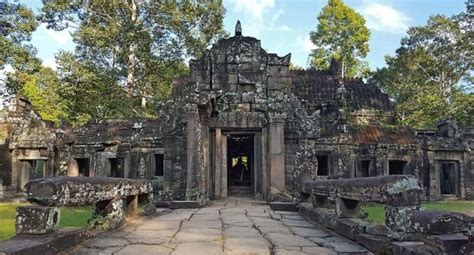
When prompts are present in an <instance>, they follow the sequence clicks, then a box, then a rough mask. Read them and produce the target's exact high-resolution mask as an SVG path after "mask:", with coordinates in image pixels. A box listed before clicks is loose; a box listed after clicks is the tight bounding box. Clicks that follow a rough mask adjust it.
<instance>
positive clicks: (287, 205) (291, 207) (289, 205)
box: [270, 202, 298, 212]
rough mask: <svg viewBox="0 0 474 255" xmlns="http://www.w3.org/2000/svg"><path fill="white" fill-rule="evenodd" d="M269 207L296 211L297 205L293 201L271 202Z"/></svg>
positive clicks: (274, 209) (277, 209)
mask: <svg viewBox="0 0 474 255" xmlns="http://www.w3.org/2000/svg"><path fill="white" fill-rule="evenodd" d="M270 208H272V210H273V211H286V212H297V211H298V207H297V205H296V203H293V202H271V203H270Z"/></svg>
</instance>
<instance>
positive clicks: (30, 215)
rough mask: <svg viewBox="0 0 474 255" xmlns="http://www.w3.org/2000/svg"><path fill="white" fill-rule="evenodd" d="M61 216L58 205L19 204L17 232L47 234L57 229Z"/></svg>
mask: <svg viewBox="0 0 474 255" xmlns="http://www.w3.org/2000/svg"><path fill="white" fill-rule="evenodd" d="M60 217H61V211H60V209H59V208H58V207H48V206H19V207H17V208H16V222H15V228H16V234H18V235H20V234H46V233H50V232H53V231H54V230H56V228H57V226H58V224H59V220H60Z"/></svg>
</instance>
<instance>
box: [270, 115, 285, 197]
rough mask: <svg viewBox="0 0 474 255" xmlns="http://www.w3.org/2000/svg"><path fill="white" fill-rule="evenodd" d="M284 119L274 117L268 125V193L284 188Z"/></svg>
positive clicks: (274, 192)
mask: <svg viewBox="0 0 474 255" xmlns="http://www.w3.org/2000/svg"><path fill="white" fill-rule="evenodd" d="M284 130H285V120H284V118H283V117H280V116H278V117H275V118H273V119H272V120H271V122H270V126H269V138H270V139H269V144H270V148H269V156H270V193H271V194H277V193H279V192H280V191H283V190H285V143H284V140H285V138H284Z"/></svg>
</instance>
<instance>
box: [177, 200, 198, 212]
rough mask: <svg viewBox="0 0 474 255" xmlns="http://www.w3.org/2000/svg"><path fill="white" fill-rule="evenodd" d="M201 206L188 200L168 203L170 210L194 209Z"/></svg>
mask: <svg viewBox="0 0 474 255" xmlns="http://www.w3.org/2000/svg"><path fill="white" fill-rule="evenodd" d="M200 207H201V205H200V204H199V202H198V201H190V200H185V201H178V200H172V201H170V209H173V210H174V209H195V208H200Z"/></svg>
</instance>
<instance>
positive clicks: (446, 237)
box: [299, 174, 473, 254]
mask: <svg viewBox="0 0 474 255" xmlns="http://www.w3.org/2000/svg"><path fill="white" fill-rule="evenodd" d="M299 192H300V193H301V194H302V197H309V196H311V199H312V206H310V208H308V206H306V205H303V204H302V205H300V211H301V212H302V213H303V214H306V215H307V216H308V217H310V218H312V219H313V220H315V221H317V222H319V223H320V224H322V225H323V226H325V227H328V228H330V229H333V230H334V231H336V232H337V233H339V234H341V235H343V236H345V237H347V238H349V239H352V240H354V241H357V242H359V243H361V244H362V245H364V246H366V247H367V248H368V249H370V250H371V251H373V252H376V253H387V252H388V253H392V252H393V253H394V254H402V253H407V252H408V253H410V252H415V253H418V252H421V253H423V252H431V251H432V250H431V249H433V250H434V251H441V252H442V253H443V252H444V253H446V254H469V253H465V252H466V251H470V250H471V249H472V247H471V246H469V244H470V243H472V238H473V236H472V233H471V232H470V231H471V230H470V228H471V225H470V224H471V221H472V218H471V217H469V216H467V215H464V214H460V213H454V212H428V211H424V208H423V207H422V205H421V202H422V198H423V189H422V186H421V184H420V183H419V181H418V179H417V178H416V177H415V176H410V175H390V176H378V177H365V178H351V179H318V180H311V178H310V176H309V175H305V174H303V175H301V176H300V178H299ZM362 203H380V204H384V205H385V225H378V224H374V223H370V222H368V221H365V220H364V218H366V217H367V215H366V213H365V212H363V210H362V209H361V204H362ZM401 241H410V242H413V246H410V247H408V246H407V244H406V243H405V242H401ZM407 247H408V248H407ZM453 252H454V253H453Z"/></svg>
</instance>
